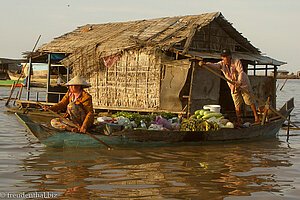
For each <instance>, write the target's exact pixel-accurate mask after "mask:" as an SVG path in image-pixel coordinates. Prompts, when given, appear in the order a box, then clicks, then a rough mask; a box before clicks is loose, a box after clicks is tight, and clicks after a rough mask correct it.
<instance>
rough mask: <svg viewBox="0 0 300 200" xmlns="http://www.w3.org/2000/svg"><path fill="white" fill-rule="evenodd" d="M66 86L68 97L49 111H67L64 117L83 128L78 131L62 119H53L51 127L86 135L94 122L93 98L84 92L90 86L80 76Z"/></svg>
mask: <svg viewBox="0 0 300 200" xmlns="http://www.w3.org/2000/svg"><path fill="white" fill-rule="evenodd" d="M65 86H68V87H69V90H68V91H67V93H66V95H65V96H64V97H63V99H62V100H61V101H60V102H59V103H57V104H55V105H53V106H52V107H50V108H49V109H50V110H52V111H55V112H58V111H61V110H67V112H66V115H65V116H64V117H67V118H69V119H70V120H71V121H72V122H73V123H75V124H77V125H78V126H79V127H81V128H80V130H77V129H76V128H74V127H71V126H70V125H68V124H67V123H66V122H64V121H63V120H62V119H60V118H55V119H52V120H51V125H52V126H53V127H54V128H57V129H60V130H69V131H72V132H77V131H80V132H82V133H85V132H86V130H87V129H88V128H89V127H90V126H91V125H92V124H93V122H94V109H93V104H92V96H91V95H90V94H88V93H87V92H85V91H84V90H83V88H87V87H90V84H89V83H87V82H86V81H85V80H84V79H83V78H81V77H80V76H75V77H74V78H73V79H72V80H70V81H69V82H68V83H66V84H65Z"/></svg>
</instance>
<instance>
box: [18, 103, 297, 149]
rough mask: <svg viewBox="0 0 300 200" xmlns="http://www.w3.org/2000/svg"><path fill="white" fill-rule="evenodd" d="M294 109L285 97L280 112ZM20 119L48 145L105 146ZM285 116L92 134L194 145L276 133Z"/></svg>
mask: <svg viewBox="0 0 300 200" xmlns="http://www.w3.org/2000/svg"><path fill="white" fill-rule="evenodd" d="M293 109H294V99H293V98H292V99H290V100H289V101H287V102H286V103H285V104H284V106H283V107H282V108H281V109H280V111H279V112H280V114H282V115H283V116H285V117H288V116H289V115H290V113H291V112H292V110H293ZM16 116H17V117H18V119H19V121H20V122H21V123H22V124H23V125H24V126H25V127H26V128H27V130H28V131H29V132H30V133H31V134H32V135H33V136H34V137H36V138H37V139H38V140H39V141H40V142H41V143H43V144H45V145H46V146H49V147H104V145H102V144H101V143H99V142H98V141H96V140H95V139H93V138H92V137H90V136H89V135H86V134H79V133H72V132H57V130H55V129H53V128H49V127H46V126H43V125H41V124H39V123H36V122H33V121H32V120H31V119H30V118H29V117H28V116H26V115H22V114H17V113H16ZM284 121H285V120H284V119H282V118H280V117H275V118H273V119H270V121H269V122H268V123H266V124H264V125H256V126H251V127H249V128H234V129H227V128H226V129H221V130H219V131H201V132H187V131H155V130H125V131H121V132H119V133H113V134H111V135H104V134H102V135H95V136H96V137H97V138H99V139H100V140H102V141H104V142H105V143H107V144H108V145H110V146H112V147H117V146H148V145H150V146H166V145H187V144H190V145H197V144H203V143H207V142H225V141H243V140H244V141H249V140H254V139H262V138H266V137H270V136H274V135H276V133H277V132H278V131H279V129H280V128H281V126H282V124H283V123H284Z"/></svg>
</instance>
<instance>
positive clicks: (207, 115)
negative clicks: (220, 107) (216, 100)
mask: <svg viewBox="0 0 300 200" xmlns="http://www.w3.org/2000/svg"><path fill="white" fill-rule="evenodd" d="M221 116H222V113H216V112H211V113H207V114H205V115H204V116H203V117H202V118H203V119H204V120H206V119H209V118H211V117H216V118H219V117H221Z"/></svg>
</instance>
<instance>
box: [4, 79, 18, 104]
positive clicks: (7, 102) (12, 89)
mask: <svg viewBox="0 0 300 200" xmlns="http://www.w3.org/2000/svg"><path fill="white" fill-rule="evenodd" d="M15 85H16V84H15V81H14V82H13V84H12V85H11V88H10V93H9V96H8V99H7V101H6V103H5V106H7V105H8V104H9V101H10V99H11V96H12V94H13V92H14V90H15Z"/></svg>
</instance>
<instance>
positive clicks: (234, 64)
mask: <svg viewBox="0 0 300 200" xmlns="http://www.w3.org/2000/svg"><path fill="white" fill-rule="evenodd" d="M221 58H222V61H220V62H218V63H215V64H214V63H210V62H207V63H204V62H203V61H200V62H199V66H202V65H203V64H205V65H206V66H209V67H211V68H214V69H219V70H221V71H222V72H223V74H224V76H225V77H226V78H227V79H228V80H230V81H232V82H233V83H234V84H232V83H229V82H227V83H228V86H229V88H230V90H231V96H232V99H233V102H234V105H235V111H236V117H237V122H238V123H241V118H240V115H241V108H242V104H243V99H244V101H245V103H246V104H247V105H250V106H251V109H252V111H253V114H254V117H255V122H259V118H258V115H257V112H256V107H255V104H254V100H253V99H252V98H251V96H249V95H248V94H247V93H245V92H244V91H242V90H240V89H239V88H240V87H241V88H243V89H245V90H247V91H248V92H250V93H252V87H251V85H250V81H249V78H248V75H247V74H246V73H245V72H244V70H243V66H242V63H241V61H240V60H239V59H238V58H233V57H232V54H231V51H230V50H229V49H223V50H222V51H221Z"/></svg>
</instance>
